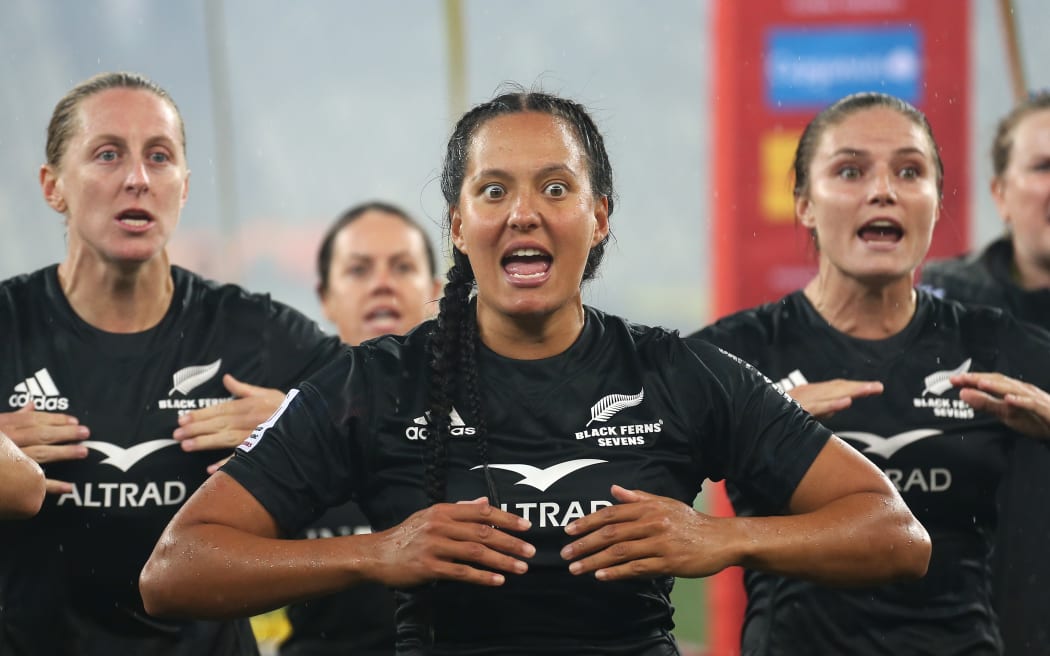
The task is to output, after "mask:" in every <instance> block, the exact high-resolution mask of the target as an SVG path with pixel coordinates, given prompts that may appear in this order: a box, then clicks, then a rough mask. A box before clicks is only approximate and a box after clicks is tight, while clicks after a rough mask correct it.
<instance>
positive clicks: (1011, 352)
mask: <svg viewBox="0 0 1050 656" xmlns="http://www.w3.org/2000/svg"><path fill="white" fill-rule="evenodd" d="M698 336H699V337H702V338H704V339H707V340H709V341H711V342H713V343H715V344H718V345H719V346H721V347H722V348H724V349H726V350H727V351H730V352H732V353H735V354H737V355H739V356H740V357H741V358H743V359H745V360H746V361H748V362H750V363H751V364H753V365H755V367H757V368H758V369H759V370H761V371H762V372H764V373H765V374H766V375H768V376H769V377H770V378H772V379H773V380H774V381H779V385H780V386H781V387H782V388H783V389H785V390H790V389H791V388H793V387H795V386H797V385H802V384H805V383H816V382H820V381H826V380H831V379H834V378H846V379H854V380H878V381H881V382H882V383H883V385H884V388H885V389H884V392H883V393H882V394H881V395H877V396H871V397H866V398H859V399H854V400H853V404H852V405H851V406H850V407H849V408H847V409H845V410H842V411H839V412H837V413H835V414H834V415H832V416H831V417H830V418H829V419H827V420H826V422H825V423H826V424H827V426H828V427H829V428H831V429H832V430H833V431H834V432H835V434H836V435H838V436H839V437H841V438H843V439H845V440H846V441H847V442H848V443H850V444H851V445H852V446H854V447H855V448H857V449H858V450H859V451H860V452H861V453H863V454H864V455H865V456H867V457H868V458H869V459H870V460H871V461H872V462H874V463H875V464H876V465H877V466H878V467H879V468H881V469H882V470H883V471H884V472H886V475H887V476H888V477H889V479H890V480H891V481H892V482H893V483H894V484H895V485H896V487H897V489H898V490H900V492H901V496H903V497H904V500H905V502H907V504H908V507H909V508H910V509H911V510H912V512H913V513H914V514H915V516H916V517H917V518H918V519H919V521H921V522H922V524H923V525H924V526H925V527H926V529H927V530H928V531H929V533H930V536H931V538H932V540H933V553H932V556H931V560H930V566H929V571H928V573H927V574H926V576H925V578H923V579H921V580H919V581H914V582H907V583H899V584H890V585H884V586H879V587H875V588H867V589H854V590H843V589H831V588H826V587H821V586H819V585H816V584H813V583H809V582H805V581H800V580H795V579H789V578H782V577H777V576H771V575H768V574H762V573H759V572H751V571H747V572H745V586H746V588H747V593H748V607H747V614H746V617H745V620H744V633H743V647H744V648H743V652H744V653H745V654H762V655H767V654H768V655H773V654H887V655H888V654H894V655H897V654H936V655H947V654H967V655H973V654H998V653H1000V652H1001V650H1002V647H1001V642H1000V638H999V632H998V629H997V627H996V618H995V614H994V612H993V611H992V608H991V603H990V590H989V587H990V585H989V573H988V557H989V553H990V550H991V545H992V534H993V532H994V526H995V516H996V512H995V493H996V489H997V486H998V484H999V481H1000V477H1001V476H1002V473H1003V471H1004V469H1005V467H1006V461H1007V454H1008V450H1009V449H1010V448H1011V446H1012V445H1013V444H1014V442H1015V441H1016V440H1017V439H1028V438H1021V437H1018V436H1016V434H1015V433H1013V432H1012V431H1010V430H1009V429H1007V428H1006V427H1005V426H1003V425H1002V424H1001V423H999V422H998V421H996V420H995V419H994V418H992V417H990V416H988V415H985V414H978V413H976V412H975V411H974V410H973V408H971V407H970V406H969V405H968V404H966V403H965V402H964V401H962V400H961V399H960V398H959V391H958V389H956V388H954V387H953V386H952V384H951V383H950V382H949V380H948V378H949V377H950V376H951V375H953V374H955V373H960V372H967V371H973V372H979V371H998V372H1001V373H1004V374H1007V375H1010V376H1014V377H1016V378H1020V379H1022V380H1027V381H1030V382H1033V383H1036V384H1039V385H1040V386H1045V381H1046V380H1047V376H1048V375H1050V371H1048V369H1047V367H1046V364H1045V361H1046V358H1045V357H1033V354H1034V353H1048V352H1050V350H1048V349H1050V335H1047V334H1045V333H1042V332H1036V331H1035V330H1032V331H1029V330H1028V329H1027V327H1025V326H1023V325H1022V324H1020V323H1018V322H1017V321H1015V320H1013V319H1012V318H1010V317H1009V316H1008V315H1005V314H1003V313H1002V312H1001V311H999V310H994V309H991V308H987V309H967V308H964V307H963V306H961V305H958V304H956V303H946V302H944V301H941V300H939V299H937V298H934V297H933V296H931V295H929V294H927V293H925V292H919V294H918V303H917V309H916V312H915V316H914V317H913V318H912V320H911V321H910V322H909V324H908V325H907V326H906V327H905V329H904V330H902V331H901V332H900V333H898V334H897V335H894V336H892V337H890V338H888V339H883V340H863V339H855V338H852V337H849V336H847V335H845V334H843V333H840V332H838V331H837V330H835V329H833V328H832V327H831V326H830V325H828V323H827V322H826V321H825V320H824V319H823V318H822V317H821V316H820V315H819V314H818V313H817V312H816V310H814V308H813V306H812V305H811V304H810V303H809V301H808V300H807V299H806V297H805V296H804V295H803V294H802V293H801V292H796V293H794V294H791V295H789V296H787V297H785V298H784V299H782V300H781V301H779V302H777V303H772V304H767V305H764V306H761V307H759V308H756V309H752V310H747V311H744V312H740V313H738V314H735V315H733V316H730V317H728V318H725V319H723V320H721V321H719V322H717V323H715V324H714V325H713V326H710V327H708V328H705V329H704V330H702V331H700V332H699V333H698ZM728 489H729V494H730V500H731V501H732V502H733V505H734V507H735V509H736V511H737V512H738V513H739V514H741V515H754V514H762V513H764V512H766V511H767V509H765V508H763V507H762V506H761V505H759V504H757V503H755V502H754V500H753V498H751V497H750V496H749V495H747V494H746V491H743V490H740V489H739V488H735V487H734V486H732V485H730V486H728Z"/></svg>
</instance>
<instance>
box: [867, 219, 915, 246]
mask: <svg viewBox="0 0 1050 656" xmlns="http://www.w3.org/2000/svg"><path fill="white" fill-rule="evenodd" d="M857 236H858V237H860V238H861V239H863V240H864V241H867V242H880V243H896V242H899V241H900V240H901V239H903V238H904V229H903V228H901V226H900V224H899V223H897V222H896V221H891V220H889V219H875V220H874V221H869V222H868V223H865V224H864V225H863V226H861V228H860V230H858V231H857Z"/></svg>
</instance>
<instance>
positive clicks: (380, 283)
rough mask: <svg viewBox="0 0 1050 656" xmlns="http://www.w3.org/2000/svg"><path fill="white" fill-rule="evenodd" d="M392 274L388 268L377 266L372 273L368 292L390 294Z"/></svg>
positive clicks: (392, 286) (392, 288) (392, 287)
mask: <svg viewBox="0 0 1050 656" xmlns="http://www.w3.org/2000/svg"><path fill="white" fill-rule="evenodd" d="M393 277H394V276H393V272H392V271H391V270H390V267H389V266H378V267H376V268H375V270H374V271H373V273H372V280H371V281H370V282H371V285H370V288H371V289H370V291H371V293H373V294H390V293H393V291H394V284H393Z"/></svg>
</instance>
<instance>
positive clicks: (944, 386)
mask: <svg viewBox="0 0 1050 656" xmlns="http://www.w3.org/2000/svg"><path fill="white" fill-rule="evenodd" d="M972 361H973V360H972V359H971V358H966V362H963V363H962V364H961V365H959V366H958V367H956V368H954V369H945V370H944V371H935V372H933V373H932V374H930V375H929V376H927V377H926V378H924V379H923V381H922V382H923V383H925V385H926V388H925V389H924V390H922V395H923V396H926V395H927V394H936V395H937V396H940V395H941V394H944V393H945V392H947V391H948V390H949V389H951V387H952V381H950V380H948V379H949V378H951V377H952V376H958V375H959V374H964V373H966V372H968V371H969V370H970V363H971V362H972Z"/></svg>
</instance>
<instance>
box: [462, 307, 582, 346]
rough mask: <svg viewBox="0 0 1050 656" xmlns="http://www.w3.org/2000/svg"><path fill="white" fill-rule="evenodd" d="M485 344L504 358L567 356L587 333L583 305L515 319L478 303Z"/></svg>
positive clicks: (481, 332) (482, 337)
mask: <svg viewBox="0 0 1050 656" xmlns="http://www.w3.org/2000/svg"><path fill="white" fill-rule="evenodd" d="M477 320H478V333H479V335H480V337H481V341H482V343H483V344H485V346H487V347H489V348H490V349H492V350H493V351H495V352H496V353H499V354H500V355H502V356H503V357H506V358H512V359H514V360H540V359H542V358H549V357H552V356H555V355H558V354H559V353H564V352H565V351H566V350H568V348H569V347H570V346H572V344H573V342H575V341H576V339H577V338H578V337H579V336H580V333H581V332H583V323H584V314H583V302H582V300H581V298H580V297H579V296H577V297H576V300H575V303H570V304H569V305H568V306H566V307H564V308H561V309H560V310H558V311H556V312H552V313H550V314H542V315H527V316H524V317H523V316H511V315H507V314H503V313H501V312H499V311H497V310H495V309H493V308H490V307H488V306H487V305H485V304H484V303H483V302H481V301H480V300H479V302H478V319H477Z"/></svg>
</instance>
